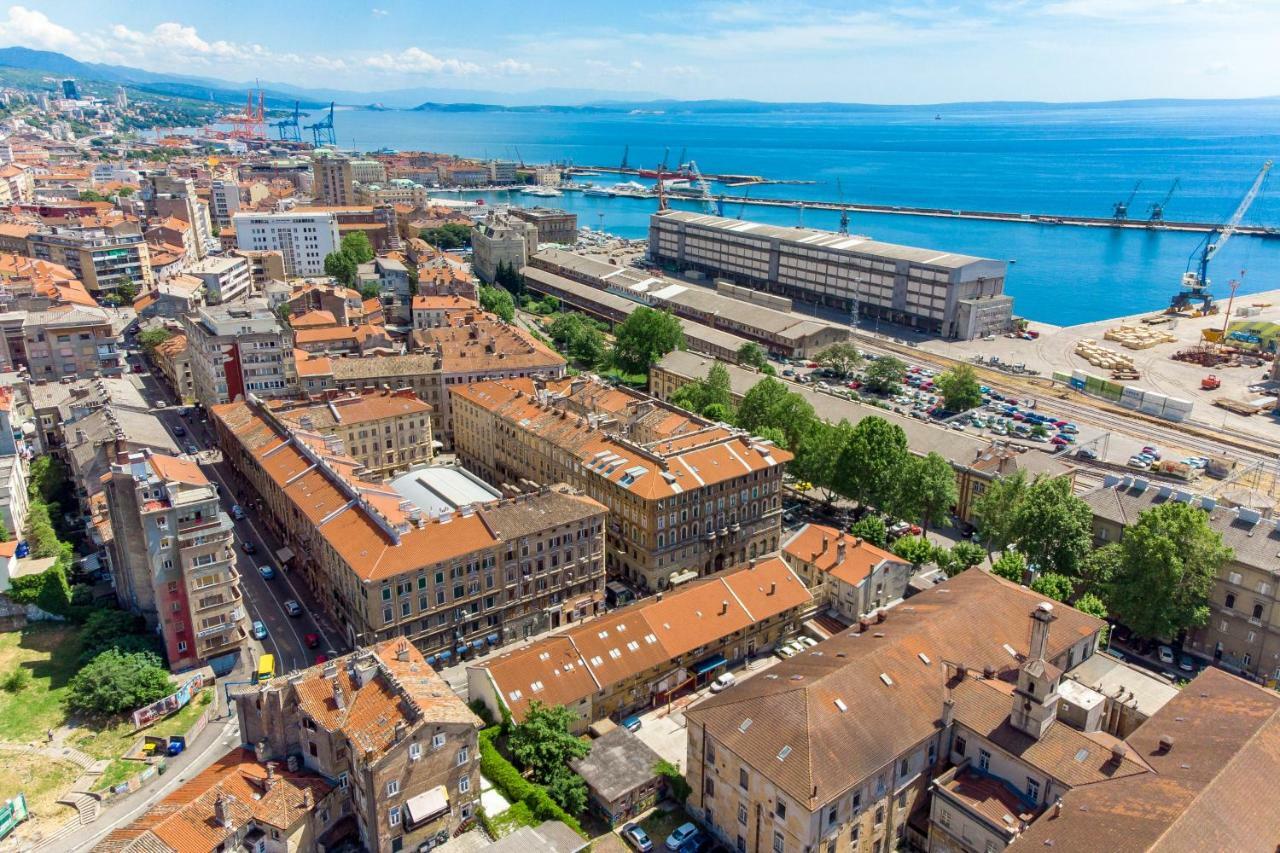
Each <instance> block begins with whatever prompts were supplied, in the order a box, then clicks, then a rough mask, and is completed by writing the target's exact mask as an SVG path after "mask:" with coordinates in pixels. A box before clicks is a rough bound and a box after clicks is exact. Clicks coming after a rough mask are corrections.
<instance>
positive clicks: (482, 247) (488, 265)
mask: <svg viewBox="0 0 1280 853" xmlns="http://www.w3.org/2000/svg"><path fill="white" fill-rule="evenodd" d="M537 250H538V227H537V226H536V225H534V224H533V223H531V222H525V221H524V220H523V219H517V218H515V217H514V216H511V215H509V214H500V213H490V214H489V216H488V217H487V218H486V219H485V220H484V222H481V223H477V224H476V226H475V228H473V229H472V230H471V268H472V269H473V270H475V273H476V275H477V276H479V277H480V280H481V281H485V282H492V281H493V280H494V279H495V278H497V275H498V267H500V266H502V265H503V264H506V265H507V266H509V267H511V269H513V270H519V269H520V268H521V267H523V266H525V265H526V264H528V263H529V256H530V255H531V254H533V253H534V252H536V251H537Z"/></svg>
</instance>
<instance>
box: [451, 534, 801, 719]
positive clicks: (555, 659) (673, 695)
mask: <svg viewBox="0 0 1280 853" xmlns="http://www.w3.org/2000/svg"><path fill="white" fill-rule="evenodd" d="M812 600H813V599H812V596H811V595H810V593H809V590H808V589H806V588H805V585H804V583H803V582H802V581H801V580H800V579H799V578H798V577H797V576H796V574H795V573H794V572H792V571H791V569H789V568H788V567H787V565H786V563H784V562H782V560H780V559H779V558H777V557H768V558H765V559H757V560H755V561H753V562H751V563H749V564H748V565H747V566H746V567H744V568H741V569H738V570H736V571H731V572H725V573H723V574H720V575H717V576H716V577H714V578H709V579H706V580H702V581H696V582H693V583H690V584H688V585H687V586H683V587H681V588H679V589H676V590H673V591H670V592H667V593H659V594H657V595H655V596H653V597H652V598H647V599H644V600H642V601H641V602H639V603H638V604H634V605H632V606H630V607H626V608H622V609H620V610H614V611H612V612H610V613H609V614H607V615H604V616H600V617H598V618H596V619H595V620H593V621H591V622H588V623H586V624H583V625H578V626H575V627H573V628H570V629H568V630H566V631H562V632H560V633H559V634H555V635H553V636H550V637H546V638H544V639H541V640H538V641H537V642H535V643H532V644H530V645H527V646H524V647H522V648H518V649H515V650H513V651H509V652H506V653H505V654H502V655H499V656H497V657H496V658H490V659H489V660H486V661H484V662H482V663H479V664H476V665H475V666H472V667H468V668H467V695H468V698H469V699H470V700H471V701H473V702H474V701H480V702H483V703H484V704H485V706H486V707H488V708H489V710H490V711H491V712H492V713H493V714H494V716H495V717H499V716H501V712H502V711H503V710H504V709H505V711H506V712H507V713H509V714H511V716H512V718H513V719H514V720H516V721H517V722H519V721H521V720H523V719H524V716H525V714H526V712H527V711H528V709H529V707H530V705H531V704H532V703H533V702H535V701H536V702H542V703H544V704H548V705H564V706H565V707H566V708H568V709H570V710H571V711H573V713H574V726H573V730H574V731H575V732H583V731H585V730H586V729H587V727H588V726H590V724H591V723H593V722H595V721H596V720H603V719H612V720H614V721H621V720H622V719H623V718H624V717H626V716H627V715H628V714H631V713H633V712H637V711H640V710H643V709H646V708H652V707H654V706H656V705H661V704H665V703H667V702H670V701H674V700H675V699H677V698H679V697H681V696H683V695H685V694H687V693H689V692H691V691H694V690H697V689H699V688H701V687H705V686H706V685H707V683H708V682H709V681H710V680H712V679H714V678H715V677H716V676H717V675H719V674H720V672H722V671H726V670H728V669H731V668H736V667H738V666H740V665H741V664H743V663H745V662H747V661H750V660H752V659H753V658H754V657H756V656H757V655H762V654H767V653H768V652H769V650H770V649H772V648H774V647H775V646H776V645H778V642H779V641H780V640H782V639H784V638H787V637H790V636H792V635H793V634H794V632H795V631H796V630H797V629H798V628H799V622H800V619H799V615H800V614H801V613H802V612H803V611H806V610H807V609H808V608H809V606H810V605H811V603H812Z"/></svg>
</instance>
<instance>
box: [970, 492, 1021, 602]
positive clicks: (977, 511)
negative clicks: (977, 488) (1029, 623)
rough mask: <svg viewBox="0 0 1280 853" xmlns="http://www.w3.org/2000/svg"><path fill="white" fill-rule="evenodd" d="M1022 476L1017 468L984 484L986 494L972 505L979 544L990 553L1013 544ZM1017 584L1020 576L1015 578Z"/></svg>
mask: <svg viewBox="0 0 1280 853" xmlns="http://www.w3.org/2000/svg"><path fill="white" fill-rule="evenodd" d="M1029 485H1030V484H1029V483H1028V482H1027V475H1026V472H1025V471H1023V470H1022V469H1021V468H1019V469H1018V470H1017V471H1014V472H1013V473H1012V474H1010V475H1009V476H1008V477H1000V478H998V479H996V480H993V481H991V482H990V483H987V484H986V490H985V491H983V493H982V494H981V495H979V496H978V498H977V500H975V501H974V502H973V518H974V522H975V523H976V526H977V528H978V532H979V534H980V535H981V536H982V544H983V545H985V546H986V547H987V548H988V549H989V550H991V551H1003V550H1005V549H1006V548H1007V547H1008V546H1009V543H1011V542H1013V537H1014V522H1015V520H1016V510H1017V508H1018V506H1019V505H1020V504H1021V503H1022V499H1023V497H1025V496H1026V493H1027V487H1028V486H1029ZM1018 582H1019V583H1021V582H1022V579H1021V576H1019V578H1018Z"/></svg>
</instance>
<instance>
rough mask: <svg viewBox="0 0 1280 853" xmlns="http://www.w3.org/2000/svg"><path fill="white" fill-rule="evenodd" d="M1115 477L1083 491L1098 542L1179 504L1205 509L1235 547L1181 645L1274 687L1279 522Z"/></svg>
mask: <svg viewBox="0 0 1280 853" xmlns="http://www.w3.org/2000/svg"><path fill="white" fill-rule="evenodd" d="M1113 479H1114V480H1115V482H1110V483H1108V484H1105V485H1103V486H1102V487H1100V488H1098V489H1095V490H1094V491H1091V492H1088V493H1087V494H1084V495H1082V496H1081V497H1082V498H1083V500H1084V501H1085V503H1087V504H1088V505H1089V508H1090V509H1091V510H1092V511H1093V541H1094V544H1095V545H1099V546H1101V545H1107V544H1111V543H1114V542H1119V541H1120V540H1121V538H1122V537H1123V536H1124V531H1125V529H1126V528H1127V527H1128V526H1129V525H1131V524H1133V523H1135V522H1136V521H1137V520H1138V517H1139V516H1140V515H1141V514H1142V513H1143V512H1146V511H1148V510H1151V509H1153V508H1155V507H1157V506H1160V505H1161V504H1165V503H1170V502H1174V501H1180V502H1182V503H1186V504H1190V505H1192V506H1195V507H1197V508H1199V509H1200V510H1201V511H1203V512H1204V514H1205V518H1206V520H1207V521H1208V522H1209V526H1210V527H1211V528H1212V529H1213V530H1214V531H1216V532H1217V533H1218V534H1219V535H1221V536H1222V544H1224V545H1226V546H1227V547H1228V548H1230V549H1231V559H1229V560H1228V561H1227V562H1226V563H1225V564H1224V565H1223V567H1222V569H1221V570H1220V571H1219V572H1218V576H1217V578H1216V579H1215V580H1214V584H1213V589H1212V590H1211V591H1210V592H1209V619H1208V621H1207V622H1206V623H1205V624H1204V625H1203V626H1201V627H1199V628H1195V629H1193V630H1191V631H1190V632H1189V635H1188V637H1187V639H1186V641H1185V643H1184V645H1183V648H1184V650H1186V651H1190V652H1194V653H1195V654H1198V655H1201V656H1202V657H1204V658H1208V659H1211V660H1212V661H1213V662H1214V663H1215V664H1217V665H1218V666H1221V667H1224V668H1226V669H1227V670H1230V671H1232V672H1237V673H1240V674H1242V675H1246V676H1249V677H1251V678H1257V679H1260V680H1262V681H1264V682H1265V683H1267V684H1270V685H1274V684H1276V683H1278V682H1280V599H1278V593H1277V591H1276V590H1277V587H1280V562H1278V561H1277V555H1280V520H1277V519H1275V518H1263V517H1262V515H1261V513H1259V512H1258V511H1256V510H1253V509H1249V508H1247V507H1234V508H1233V507H1230V506H1226V505H1222V506H1220V505H1219V504H1218V502H1217V500H1216V499H1214V498H1211V497H1196V496H1195V495H1194V493H1193V492H1191V491H1190V490H1188V489H1186V488H1182V487H1175V486H1172V485H1169V484H1167V483H1153V482H1151V481H1149V480H1147V479H1146V478H1144V477H1128V476H1126V477H1123V478H1113ZM1158 639H1164V640H1171V639H1174V638H1172V637H1161V638H1158Z"/></svg>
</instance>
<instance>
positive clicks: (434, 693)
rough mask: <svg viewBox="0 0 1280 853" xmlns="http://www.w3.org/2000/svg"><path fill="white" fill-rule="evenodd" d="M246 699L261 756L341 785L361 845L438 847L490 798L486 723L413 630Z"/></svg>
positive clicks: (247, 721) (244, 716)
mask: <svg viewBox="0 0 1280 853" xmlns="http://www.w3.org/2000/svg"><path fill="white" fill-rule="evenodd" d="M236 704H237V706H238V710H239V718H240V739H241V741H242V742H244V743H246V744H253V745H254V747H255V751H256V753H257V757H258V760H259V762H273V761H274V762H286V761H287V762H289V763H290V764H295V763H296V764H297V765H298V769H299V771H302V770H305V771H306V772H308V773H311V774H315V775H317V776H319V777H320V778H322V779H324V780H326V781H327V782H328V783H329V784H331V785H333V786H334V792H335V795H336V797H337V798H338V799H339V800H340V801H341V803H342V804H341V805H340V806H339V807H338V808H339V809H340V810H341V811H342V812H343V813H344V814H347V815H350V816H352V817H353V818H354V822H355V825H356V832H355V833H354V835H355V836H358V841H359V844H360V847H361V849H364V850H369V851H372V853H395V852H396V851H401V850H430V849H432V848H433V847H436V846H437V845H441V844H444V843H445V842H446V841H448V840H449V839H450V838H452V837H453V835H454V832H455V831H456V830H457V829H458V828H459V827H460V826H461V825H462V824H463V823H464V822H465V821H467V820H469V819H470V818H471V817H472V816H473V814H474V812H475V809H476V808H477V807H478V806H479V802H480V749H479V742H478V738H477V733H478V732H479V730H480V728H481V726H482V723H481V721H480V719H479V718H478V717H476V715H475V714H473V713H472V712H471V710H470V709H469V708H468V707H467V706H466V705H465V704H464V703H463V701H462V700H461V699H459V698H458V697H457V696H456V695H455V694H454V693H453V691H452V690H450V689H449V686H448V685H447V684H446V683H445V682H444V680H443V679H441V678H440V676H438V675H436V674H435V672H433V671H432V669H431V667H430V666H428V665H427V662H426V661H425V660H423V658H422V655H421V654H420V653H419V652H418V650H417V649H415V648H414V647H413V645H412V644H411V643H410V642H409V641H408V640H405V639H404V638H398V639H390V640H386V641H383V642H380V643H378V644H376V645H374V646H372V647H370V648H367V649H362V650H359V651H356V652H354V653H352V654H349V655H345V656H343V657H341V658H338V659H336V660H332V661H327V662H326V663H324V664H323V665H320V666H313V667H311V668H310V669H307V670H304V671H303V672H301V673H298V674H296V675H291V676H288V677H281V678H275V679H272V680H271V681H269V682H266V683H265V684H263V685H261V686H260V687H259V688H258V689H257V690H252V691H247V692H244V693H241V694H240V695H239V696H237V698H236ZM268 766H270V765H269V764H268ZM328 817H329V819H330V821H332V820H333V818H334V814H333V810H332V809H331V810H330V814H329V816H328ZM338 840H339V839H337V838H336V837H335V838H333V839H332V841H331V843H332V844H334V846H335V847H336V842H337V841H338ZM350 840H352V841H354V840H356V839H355V838H351V839H350ZM312 849H320V848H319V847H314V848H312ZM324 849H333V847H330V846H329V845H326V846H325V848H324Z"/></svg>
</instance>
